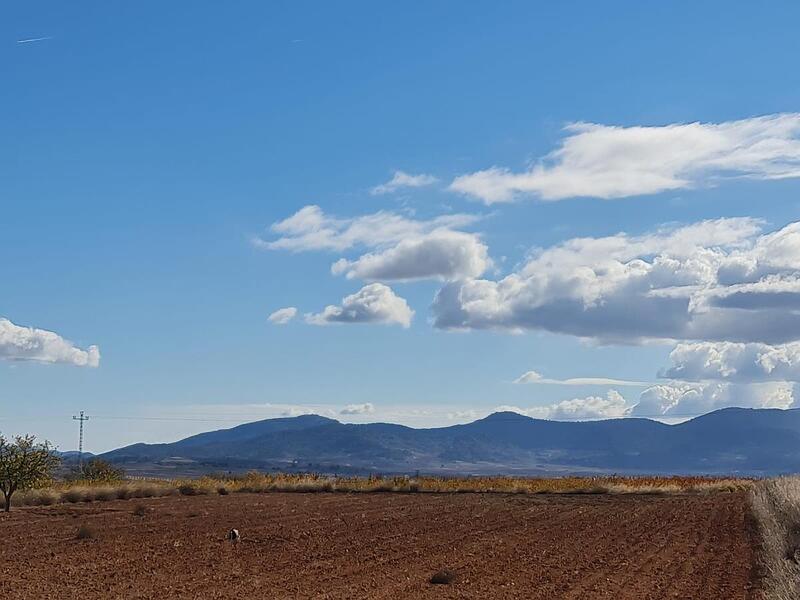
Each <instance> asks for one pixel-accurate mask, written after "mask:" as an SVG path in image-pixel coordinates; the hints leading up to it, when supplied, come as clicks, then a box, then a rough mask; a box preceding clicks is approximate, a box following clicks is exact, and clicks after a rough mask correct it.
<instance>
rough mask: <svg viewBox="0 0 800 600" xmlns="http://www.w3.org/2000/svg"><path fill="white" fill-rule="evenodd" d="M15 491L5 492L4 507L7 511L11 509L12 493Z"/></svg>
mask: <svg viewBox="0 0 800 600" xmlns="http://www.w3.org/2000/svg"><path fill="white" fill-rule="evenodd" d="M13 493H14V492H8V493H7V494H6V493H4V494H3V496H5V498H6V506H5V508H4V509H3V510H4V511H5V512H9V511H10V510H11V495H12V494H13Z"/></svg>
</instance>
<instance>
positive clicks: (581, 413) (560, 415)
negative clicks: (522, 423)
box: [495, 390, 631, 421]
mask: <svg viewBox="0 0 800 600" xmlns="http://www.w3.org/2000/svg"><path fill="white" fill-rule="evenodd" d="M630 410H631V407H630V406H629V405H628V404H627V403H626V402H625V398H623V397H622V395H621V394H620V393H619V392H618V391H616V390H609V391H608V393H607V394H606V395H605V396H587V397H586V398H573V399H572V400H562V401H561V402H557V403H555V404H550V405H548V406H534V407H532V408H519V407H517V406H505V405H504V406H498V407H497V408H495V412H503V411H510V412H515V413H519V414H522V415H527V416H529V417H533V418H534V419H549V420H551V421H591V420H594V419H617V418H620V417H625V416H627V415H628V414H629V412H630Z"/></svg>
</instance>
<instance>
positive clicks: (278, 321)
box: [267, 306, 297, 325]
mask: <svg viewBox="0 0 800 600" xmlns="http://www.w3.org/2000/svg"><path fill="white" fill-rule="evenodd" d="M296 315H297V309H296V308H295V307H294V306H287V307H286V308H279V309H278V310H276V311H275V312H274V313H272V314H271V315H270V316H269V317H267V318H268V320H269V322H270V323H274V324H275V325H286V324H287V323H288V322H289V321H291V320H292V319H294V318H295V316H296Z"/></svg>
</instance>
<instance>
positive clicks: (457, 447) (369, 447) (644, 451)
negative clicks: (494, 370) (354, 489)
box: [102, 408, 800, 475]
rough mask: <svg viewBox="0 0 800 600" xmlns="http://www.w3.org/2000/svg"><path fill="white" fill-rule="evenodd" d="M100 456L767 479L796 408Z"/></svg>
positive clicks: (337, 434)
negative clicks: (679, 419) (727, 475)
mask: <svg viewBox="0 0 800 600" xmlns="http://www.w3.org/2000/svg"><path fill="white" fill-rule="evenodd" d="M102 458H104V459H107V460H110V461H112V462H114V463H117V464H120V465H122V466H124V467H125V468H126V469H128V470H133V471H137V470H140V471H143V472H152V471H153V470H156V471H158V470H165V469H173V470H176V469H177V470H179V471H180V470H182V469H183V470H186V469H191V470H194V471H197V470H200V471H203V470H221V469H227V470H245V469H250V468H257V469H273V470H288V471H292V470H313V471H319V472H340V473H366V472H381V473H413V472H416V471H420V472H424V473H440V474H448V473H449V474H456V473H458V474H479V473H480V474H494V473H508V474H517V475H520V474H530V475H534V474H547V473H550V474H566V473H608V472H616V473H653V474H663V473H683V474H721V473H730V474H737V475H746V474H749V475H773V474H779V473H785V472H796V471H800V409H791V410H778V409H744V408H727V409H723V410H718V411H715V412H712V413H708V414H706V415H703V416H700V417H696V418H694V419H691V420H689V421H685V422H683V423H680V424H675V425H668V424H664V423H661V422H658V421H653V420H649V419H634V418H625V419H609V420H603V421H585V422H561V421H547V420H541V419H533V418H530V417H526V416H523V415H520V414H517V413H513V412H498V413H494V414H491V415H489V416H488V417H486V418H484V419H480V420H477V421H474V422H472V423H468V424H465V425H453V426H449V427H439V428H431V429H414V428H411V427H406V426H403V425H393V424H389V423H370V424H358V425H356V424H346V423H341V422H339V421H336V420H334V419H329V418H326V417H322V416H318V415H304V416H299V417H290V418H279V419H267V420H263V421H257V422H254V423H247V424H244V425H239V426H238V427H233V428H230V429H221V430H218V431H211V432H207V433H201V434H198V435H195V436H192V437H189V438H186V439H183V440H180V441H177V442H174V443H168V444H134V445H132V446H127V447H124V448H120V449H118V450H114V451H112V452H108V453H106V454H104V455H102Z"/></svg>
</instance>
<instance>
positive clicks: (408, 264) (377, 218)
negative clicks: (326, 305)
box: [255, 206, 492, 281]
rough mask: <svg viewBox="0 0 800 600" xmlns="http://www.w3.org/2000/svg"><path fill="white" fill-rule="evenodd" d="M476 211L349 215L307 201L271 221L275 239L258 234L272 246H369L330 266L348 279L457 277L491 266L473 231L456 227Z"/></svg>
mask: <svg viewBox="0 0 800 600" xmlns="http://www.w3.org/2000/svg"><path fill="white" fill-rule="evenodd" d="M479 218H480V217H478V216H475V215H464V214H453V215H444V216H439V217H435V218H433V219H428V220H415V219H409V218H406V217H404V216H401V215H397V214H394V213H390V212H378V213H374V214H370V215H363V216H360V217H355V218H351V219H340V218H337V217H332V216H329V215H326V214H325V213H324V212H323V211H322V210H321V209H320V208H319V207H318V206H306V207H304V208H302V209H301V210H299V211H298V212H297V213H295V214H294V215H292V216H291V217H289V218H288V219H285V220H283V221H280V222H278V223H275V224H274V225H273V226H272V231H273V233H277V234H279V236H280V237H278V239H276V240H272V241H266V240H262V239H258V240H256V241H255V243H256V245H258V246H259V247H262V248H266V249H270V250H278V249H284V250H292V251H296V252H299V251H306V250H332V251H345V250H349V249H353V248H368V249H371V250H372V251H371V252H368V253H366V254H364V255H363V256H361V257H360V258H356V259H354V260H348V259H346V258H342V259H340V260H338V261H336V262H335V263H334V264H333V265H332V267H331V271H332V272H333V273H334V274H336V275H338V274H344V275H345V276H346V277H347V278H348V279H354V278H358V279H364V280H367V281H376V280H381V281H413V280H420V279H439V280H448V281H449V280H455V279H461V278H465V277H479V276H480V275H482V274H483V273H484V272H485V271H486V270H487V269H489V268H490V267H491V266H492V261H491V259H490V258H489V254H488V249H487V247H486V245H485V244H484V243H483V242H482V241H481V239H480V236H479V235H478V234H475V233H466V232H463V231H456V230H455V229H456V228H458V227H464V226H467V225H470V224H473V223H475V222H476V221H477V220H478V219H479Z"/></svg>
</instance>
